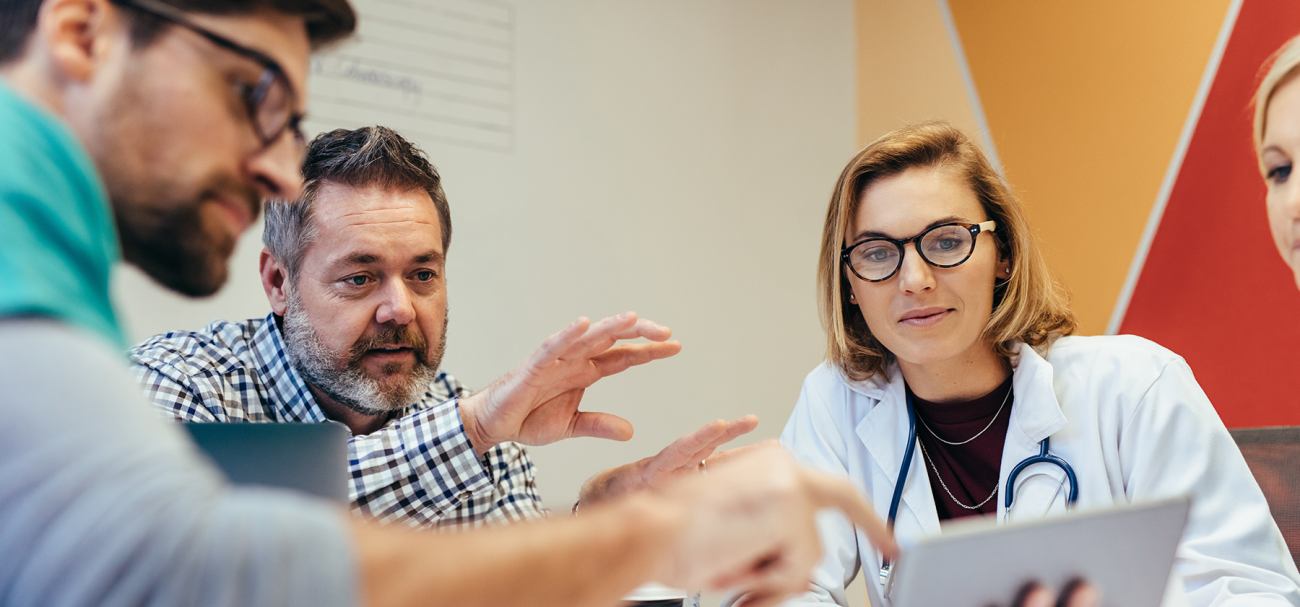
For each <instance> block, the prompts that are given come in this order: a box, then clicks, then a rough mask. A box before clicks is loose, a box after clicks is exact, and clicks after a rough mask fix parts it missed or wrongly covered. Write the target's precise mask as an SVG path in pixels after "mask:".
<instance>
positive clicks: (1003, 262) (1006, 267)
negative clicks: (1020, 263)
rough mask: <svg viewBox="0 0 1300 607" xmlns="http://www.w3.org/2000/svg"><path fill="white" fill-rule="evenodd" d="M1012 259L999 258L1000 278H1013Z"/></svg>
mask: <svg viewBox="0 0 1300 607" xmlns="http://www.w3.org/2000/svg"><path fill="white" fill-rule="evenodd" d="M1011 270H1012V267H1011V260H1010V259H1007V258H1003V259H1000V260H998V276H997V277H998V278H1000V279H1002V280H1008V279H1010V278H1011Z"/></svg>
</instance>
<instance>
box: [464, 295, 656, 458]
mask: <svg viewBox="0 0 1300 607" xmlns="http://www.w3.org/2000/svg"><path fill="white" fill-rule="evenodd" d="M671 336H672V331H671V330H669V329H668V327H665V326H662V325H658V324H655V323H653V322H651V321H649V320H644V319H640V320H639V319H637V316H636V313H635V312H626V313H623V314H620V315H618V316H613V317H610V318H606V319H604V320H601V321H600V322H598V323H596V324H594V325H593V324H591V323H590V322H589V321H588V320H587V319H586V318H579V319H578V320H577V321H575V322H574V323H573V324H571V325H569V326H568V327H565V328H564V329H563V330H562V331H560V332H559V333H556V334H555V335H552V336H551V337H550V338H549V339H547V340H546V341H545V342H543V343H542V345H541V347H539V348H538V349H537V351H536V352H534V353H533V355H532V356H531V357H529V359H528V360H526V361H524V362H523V363H522V364H520V365H519V366H518V367H516V368H515V369H514V370H513V371H511V372H510V373H508V374H506V376H505V377H502V378H501V379H499V380H497V381H496V382H495V383H493V384H492V385H491V386H488V387H487V388H486V389H485V390H483V391H482V392H479V393H478V394H475V395H473V396H471V397H469V398H466V399H464V400H462V401H461V402H460V408H461V419H462V421H463V422H464V424H465V433H466V434H467V435H468V436H469V439H470V443H471V444H473V445H474V449H475V450H476V451H477V452H478V453H480V454H482V453H485V452H487V450H488V449H491V448H492V447H493V446H494V445H496V444H499V443H502V442H506V441H517V442H520V443H523V444H525V445H546V444H550V443H553V442H556V441H559V440H563V439H566V438H573V437H578V436H592V437H596V438H608V439H613V440H627V439H629V438H631V437H632V424H630V423H628V421H627V420H625V419H623V418H621V417H618V416H616V415H611V414H608V413H593V412H584V411H579V410H578V405H579V404H581V402H582V393H583V391H584V390H586V389H587V387H588V386H590V385H592V384H594V383H596V381H597V380H599V379H600V378H602V377H606V376H609V375H613V374H615V373H619V372H621V371H623V370H625V369H627V368H628V367H632V366H635V365H641V364H645V363H648V362H650V361H652V360H657V359H660V358H667V357H669V356H672V355H674V354H676V353H678V352H680V351H681V349H682V345H681V343H680V342H677V341H666V340H667V339H668V338H669V337H671ZM638 337H644V338H646V339H648V340H650V343H634V344H618V341H619V340H623V339H636V338H638ZM615 344H618V345H615Z"/></svg>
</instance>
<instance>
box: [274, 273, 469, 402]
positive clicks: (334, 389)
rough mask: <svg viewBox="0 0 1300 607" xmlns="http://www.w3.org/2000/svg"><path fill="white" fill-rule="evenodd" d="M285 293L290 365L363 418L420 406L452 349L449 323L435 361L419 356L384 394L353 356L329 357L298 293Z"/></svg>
mask: <svg viewBox="0 0 1300 607" xmlns="http://www.w3.org/2000/svg"><path fill="white" fill-rule="evenodd" d="M285 291H286V295H287V296H288V301H287V304H288V305H287V308H288V309H287V310H285V313H284V342H285V351H286V354H288V356H289V362H290V363H291V364H292V365H293V367H294V369H296V370H297V371H298V374H299V375H301V376H302V378H303V379H304V380H305V381H306V382H307V383H309V384H311V385H312V386H314V387H315V388H317V389H318V390H320V391H322V392H324V393H325V394H328V395H329V396H330V398H333V399H334V400H336V401H338V402H339V403H340V404H342V405H344V406H346V407H347V408H349V409H352V410H353V411H356V412H357V413H360V414H362V415H379V414H381V413H389V412H392V411H400V410H402V409H405V408H406V407H408V406H410V405H412V404H414V403H415V402H416V401H417V400H419V398H420V396H421V395H422V394H423V393H424V392H425V391H426V390H427V389H428V387H429V386H430V385H431V384H432V383H433V382H434V380H435V379H437V377H438V365H440V364H441V363H442V355H443V352H444V350H445V349H446V347H447V324H446V319H444V321H443V330H442V336H441V337H440V338H439V340H438V349H437V350H436V351H435V352H434V356H433V359H432V360H427V361H426V360H425V355H424V353H423V352H421V351H417V352H416V360H415V367H414V368H413V369H411V373H410V375H409V376H408V377H407V378H406V380H405V381H402V382H400V383H398V384H397V385H395V386H392V387H388V388H385V387H384V386H383V385H382V384H380V383H379V382H378V381H375V380H374V379H372V378H370V377H368V376H367V375H366V374H365V372H363V371H362V370H361V366H360V364H359V360H353V359H351V356H350V354H351V353H344V354H343V355H342V356H340V355H338V354H336V353H334V352H332V351H330V349H329V348H328V347H326V346H325V344H324V343H322V342H321V340H320V337H319V336H318V335H317V334H316V329H315V328H314V327H312V326H311V323H310V322H309V321H308V320H307V314H306V312H304V311H303V309H302V302H301V300H300V299H299V298H298V293H297V291H296V290H295V289H293V288H291V287H290V288H286V289H285ZM340 359H343V363H342V364H339V362H338V361H339V360H340Z"/></svg>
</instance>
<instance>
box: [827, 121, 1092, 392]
mask: <svg viewBox="0 0 1300 607" xmlns="http://www.w3.org/2000/svg"><path fill="white" fill-rule="evenodd" d="M914 167H933V168H945V169H951V170H953V171H955V172H956V174H957V175H959V176H960V177H961V178H962V179H964V180H965V181H966V183H967V184H968V185H969V186H970V188H971V190H972V191H973V192H974V193H975V195H976V197H977V198H978V199H979V201H980V205H981V206H982V207H983V208H984V211H985V212H986V213H987V214H988V216H989V218H990V219H992V220H994V221H996V222H997V231H995V232H993V233H992V234H991V235H992V236H993V238H994V240H995V242H996V244H997V247H998V251H999V253H1000V255H1001V256H1002V258H1003V259H1009V260H1010V261H1011V268H1012V269H1011V276H1010V277H1008V278H1007V279H1006V280H1004V281H1003V280H999V281H998V282H997V285H996V286H995V287H994V299H993V313H992V315H991V316H990V317H989V321H988V324H986V325H985V327H984V337H985V338H986V339H988V340H990V341H991V342H992V343H993V344H994V348H995V351H996V352H997V353H998V354H999V355H1001V356H1003V357H1004V358H1010V357H1011V356H1012V355H1013V354H1014V350H1013V344H1014V342H1017V341H1021V342H1025V343H1027V344H1029V345H1031V346H1039V345H1042V344H1043V343H1045V342H1046V341H1047V339H1048V338H1049V337H1050V336H1052V335H1068V334H1070V333H1073V332H1074V329H1075V327H1076V325H1077V324H1078V323H1077V321H1076V319H1075V316H1074V313H1073V312H1071V311H1070V309H1069V305H1068V299H1069V298H1068V297H1067V295H1066V294H1065V289H1064V288H1063V287H1062V286H1061V285H1060V284H1059V283H1058V282H1056V281H1055V280H1053V279H1052V277H1051V276H1050V274H1049V272H1048V270H1047V263H1046V262H1044V261H1043V257H1042V254H1041V253H1040V252H1039V250H1038V244H1037V243H1036V242H1035V240H1034V237H1033V234H1032V233H1031V232H1030V230H1029V226H1028V224H1027V221H1026V219H1025V213H1024V209H1023V208H1022V206H1021V204H1020V201H1019V200H1017V199H1016V197H1015V195H1013V194H1012V193H1011V190H1010V188H1008V187H1007V185H1006V183H1004V182H1003V181H1002V177H1001V176H1000V175H998V174H997V172H996V171H994V170H993V166H992V165H991V164H989V161H988V159H987V158H985V157H984V154H983V153H982V152H980V150H979V149H978V148H977V147H975V145H974V144H972V143H971V141H970V140H969V139H968V138H967V137H966V136H965V135H964V134H962V132H961V131H959V130H957V129H956V128H954V127H953V126H952V125H950V124H948V123H947V122H942V121H935V122H924V123H921V124H916V125H912V126H908V127H906V128H902V129H899V130H897V131H893V132H891V133H888V134H886V135H885V136H883V137H881V138H879V139H877V140H875V141H873V142H871V143H870V144H869V145H867V147H865V148H863V149H862V151H860V152H858V154H857V155H856V156H854V157H853V160H851V161H849V164H848V166H846V167H844V171H843V172H842V173H840V178H839V181H838V182H836V184H835V191H834V192H833V193H832V194H831V202H830V208H828V209H827V210H826V226H825V229H824V230H823V232H822V247H821V258H820V261H819V263H818V269H817V286H818V291H819V297H818V299H819V302H818V303H819V308H820V311H821V318H822V327H823V328H824V329H825V330H826V337H827V340H826V341H827V345H826V360H828V361H830V362H831V363H832V364H834V365H835V366H837V367H838V368H839V369H840V370H841V371H843V372H844V375H845V376H846V377H848V378H849V379H850V380H853V381H863V380H866V379H868V378H870V377H871V376H873V375H875V374H876V373H883V372H884V370H885V367H886V366H887V365H888V364H889V363H890V362H892V360H893V354H892V353H890V352H889V351H888V350H886V349H885V347H884V346H883V345H881V343H880V342H879V341H878V340H876V338H875V336H873V335H872V334H871V330H870V328H868V327H867V323H866V321H865V320H864V319H863V317H862V314H861V312H860V311H859V310H858V308H857V306H855V305H853V304H851V303H849V299H848V298H849V293H850V289H849V282H848V276H847V269H846V268H845V266H844V263H843V261H842V260H841V257H840V252H841V251H842V250H843V247H844V245H845V235H846V233H847V232H848V230H849V226H850V223H851V222H852V221H853V219H854V217H855V216H856V214H857V210H858V205H859V202H860V199H861V196H862V193H863V191H864V190H865V189H866V188H867V187H868V186H870V185H871V184H872V183H874V182H875V181H876V180H878V179H881V178H884V177H888V176H891V175H897V174H899V173H902V172H903V171H905V170H907V169H910V168H914Z"/></svg>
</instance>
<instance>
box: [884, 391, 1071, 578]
mask: <svg viewBox="0 0 1300 607" xmlns="http://www.w3.org/2000/svg"><path fill="white" fill-rule="evenodd" d="M907 424H908V429H907V448H906V449H904V450H903V465H902V466H901V467H900V468H899V470H898V482H897V483H895V484H894V497H893V499H891V500H890V501H889V522H888V525H889V528H890V529H891V530H892V529H893V528H894V519H895V518H897V517H898V505H899V504H900V503H902V501H903V487H904V486H905V485H906V484H907V472H908V471H909V470H911V469H912V455H913V454H914V453H916V406H915V405H914V404H912V393H911V392H910V391H909V392H908V393H907ZM1051 440H1052V437H1050V436H1049V437H1045V438H1043V440H1041V441H1039V442H1038V455H1031V456H1029V457H1027V458H1025V459H1024V460H1022V461H1021V462H1020V463H1019V464H1016V467H1015V468H1012V469H1011V474H1008V475H1007V490H1006V497H1005V502H1006V510H1007V511H1008V512H1010V511H1011V503H1012V501H1013V500H1014V499H1015V494H1014V492H1015V486H1016V477H1018V476H1020V473H1021V472H1022V471H1023V470H1024V469H1025V468H1028V467H1030V466H1032V465H1034V464H1052V465H1054V466H1060V467H1061V469H1062V470H1064V471H1065V477H1066V479H1067V480H1068V481H1069V483H1070V492H1069V493H1068V494H1067V495H1066V497H1065V507H1066V509H1070V508H1073V507H1074V503H1075V502H1077V501H1079V479H1078V478H1077V477H1076V476H1075V475H1074V468H1072V467H1070V463H1069V462H1067V461H1065V460H1063V459H1061V458H1060V457H1057V456H1055V455H1052V454H1051V453H1050V452H1049V450H1050V449H1051ZM891 565H892V563H890V562H889V559H884V560H883V561H881V564H880V583H881V585H882V586H883V587H884V588H885V596H889V586H890V584H889V582H890V576H889V573H890V569H891Z"/></svg>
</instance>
